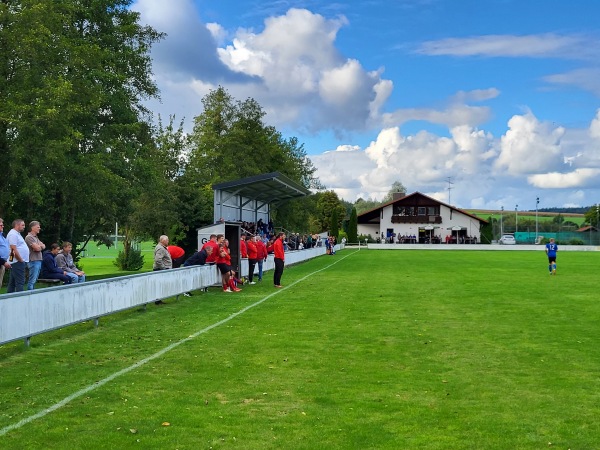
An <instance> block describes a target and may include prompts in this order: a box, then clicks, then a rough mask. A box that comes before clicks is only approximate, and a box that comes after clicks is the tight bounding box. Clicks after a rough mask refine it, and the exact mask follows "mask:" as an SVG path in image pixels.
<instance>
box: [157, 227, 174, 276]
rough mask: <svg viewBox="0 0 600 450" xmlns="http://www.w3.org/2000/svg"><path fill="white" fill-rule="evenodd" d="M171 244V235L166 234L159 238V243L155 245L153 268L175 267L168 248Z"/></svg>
mask: <svg viewBox="0 0 600 450" xmlns="http://www.w3.org/2000/svg"><path fill="white" fill-rule="evenodd" d="M168 245H169V237H168V236H165V235H164V234H163V235H162V236H161V237H160V238H158V244H156V247H154V265H153V267H152V270H166V269H172V268H173V261H172V260H171V255H170V254H169V251H168V250H167V246H168Z"/></svg>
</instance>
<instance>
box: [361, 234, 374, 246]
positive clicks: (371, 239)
mask: <svg viewBox="0 0 600 450" xmlns="http://www.w3.org/2000/svg"><path fill="white" fill-rule="evenodd" d="M365 239H366V240H367V242H368V243H370V244H374V243H375V239H373V236H371V235H370V234H369V235H365V234H361V235H360V236H358V240H359V241H360V242H365Z"/></svg>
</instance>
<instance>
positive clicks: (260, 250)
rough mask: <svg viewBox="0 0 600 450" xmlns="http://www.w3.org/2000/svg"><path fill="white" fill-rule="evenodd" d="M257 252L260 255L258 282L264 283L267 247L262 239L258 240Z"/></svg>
mask: <svg viewBox="0 0 600 450" xmlns="http://www.w3.org/2000/svg"><path fill="white" fill-rule="evenodd" d="M256 251H257V253H258V255H257V256H258V281H262V277H263V262H265V261H266V260H267V246H266V245H265V243H264V242H263V241H262V240H261V239H260V238H258V239H257V240H256Z"/></svg>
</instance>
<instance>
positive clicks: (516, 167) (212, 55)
mask: <svg viewBox="0 0 600 450" xmlns="http://www.w3.org/2000/svg"><path fill="white" fill-rule="evenodd" d="M134 9H136V10H137V11H139V12H140V13H141V20H142V22H144V23H148V24H150V25H152V26H153V27H154V28H156V29H157V30H159V31H164V32H166V33H167V37H166V38H165V39H164V40H163V41H162V42H160V43H159V44H157V45H156V46H155V47H154V48H153V51H152V56H153V60H154V73H155V77H156V81H157V83H158V86H159V88H160V89H161V96H162V100H161V102H157V101H151V102H150V103H149V104H148V106H149V107H150V109H151V110H153V111H154V112H155V114H160V115H161V116H162V117H168V116H169V115H171V114H175V115H176V116H177V118H178V119H182V118H185V119H186V128H187V129H191V124H192V120H193V117H194V116H196V115H198V114H200V113H201V112H202V104H201V99H202V97H203V96H204V95H205V94H206V93H207V92H209V90H211V89H215V88H216V87H217V86H219V85H221V86H224V87H225V88H226V89H227V90H228V91H229V92H230V93H231V95H233V96H234V97H235V98H237V99H245V98H247V97H252V98H255V99H256V100H257V101H258V102H259V103H260V104H261V106H263V108H264V109H265V111H266V112H267V116H266V121H267V122H268V123H269V124H272V125H274V126H276V127H277V129H279V130H280V131H282V132H283V134H284V135H285V136H296V137H298V139H299V140H300V142H303V143H304V145H305V149H306V151H307V153H308V154H309V156H310V158H311V160H312V161H313V163H314V164H315V166H316V167H317V168H318V173H317V174H318V176H319V178H320V179H321V181H322V182H323V183H324V184H325V185H326V186H327V188H329V189H333V190H335V191H336V192H338V194H339V195H340V197H342V198H344V199H345V200H348V201H354V200H356V199H357V198H358V197H363V198H368V197H370V198H376V199H380V198H381V197H382V196H383V195H385V193H386V192H387V191H388V190H389V188H390V187H391V185H392V183H393V182H394V181H401V182H402V183H403V184H404V185H405V186H406V187H407V189H408V191H409V192H414V191H420V192H422V193H425V194H427V195H431V196H433V197H436V198H438V199H439V200H442V201H446V202H447V201H448V189H447V188H448V183H447V180H448V178H450V179H451V180H452V182H453V184H452V191H451V203H452V204H453V205H456V206H458V207H462V208H494V209H500V207H502V206H503V207H504V208H505V209H509V210H511V209H514V208H515V205H517V204H518V205H519V209H520V210H521V209H522V210H528V209H529V210H531V209H535V199H536V197H539V198H540V207H555V206H556V207H560V206H589V205H592V204H595V203H597V202H599V201H600V26H599V25H598V23H597V22H598V17H600V2H595V1H589V0H586V1H583V0H545V1H544V0H520V1H517V0H479V1H475V0H460V1H455V0H395V1H380V0H370V1H369V0H364V1H351V2H350V1H341V2H326V1H318V0H314V1H295V2H291V1H285V0H280V1H268V0H267V1H243V2H242V1H234V0H220V1H219V2H216V1H210V2H209V1H204V0H170V1H169V2H163V1H162V0H137V1H136V2H135V3H134Z"/></svg>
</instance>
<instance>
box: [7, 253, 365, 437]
mask: <svg viewBox="0 0 600 450" xmlns="http://www.w3.org/2000/svg"><path fill="white" fill-rule="evenodd" d="M356 252H358V250H356V251H354V252H352V253H349V254H347V255H346V256H343V257H342V258H340V259H336V260H335V262H333V263H331V264H329V265H328V266H325V267H323V268H322V269H319V270H316V271H314V272H313V273H310V274H308V275H306V276H305V277H303V278H300V279H299V280H296V281H294V282H293V283H292V284H289V285H288V286H286V287H284V288H283V289H278V290H277V291H275V292H273V293H272V294H269V295H267V296H266V297H264V298H263V299H261V300H259V301H257V302H256V303H253V304H251V305H248V306H246V307H245V308H242V309H240V310H239V311H238V312H236V313H233V314H231V315H230V316H229V317H227V318H225V319H223V320H221V321H219V322H216V323H213V324H212V325H209V326H208V327H206V328H203V329H202V330H200V331H196V332H195V333H194V334H192V335H190V336H188V337H186V338H184V339H181V340H180V341H177V342H174V343H173V344H171V345H169V346H167V347H165V348H163V349H162V350H159V351H158V352H156V353H154V354H153V355H150V356H148V357H147V358H144V359H142V360H140V361H138V362H136V363H135V364H133V365H131V366H129V367H126V368H125V369H122V370H119V371H118V372H115V373H113V374H112V375H109V376H108V377H106V378H104V379H102V380H100V381H96V382H95V383H94V384H90V385H89V386H87V387H85V388H83V389H80V390H79V391H77V392H75V393H73V394H71V395H69V396H68V397H65V398H64V399H62V400H61V401H60V402H58V403H55V404H54V405H52V406H50V407H49V408H46V409H44V410H42V411H40V412H38V413H36V414H34V415H32V416H29V417H26V418H25V419H23V420H21V421H19V422H17V423H15V424H12V425H8V426H6V427H4V428H2V429H0V436H4V435H5V434H6V433H8V432H9V431H12V430H16V429H18V428H21V427H22V426H23V425H27V424H28V423H31V422H33V421H34V420H37V419H40V418H42V417H44V416H46V415H47V414H50V413H51V412H53V411H56V410H57V409H59V408H62V407H63V406H65V405H66V404H68V403H70V402H71V401H73V400H75V399H76V398H78V397H81V396H82V395H84V394H87V393H88V392H90V391H93V390H94V389H96V388H99V387H101V386H104V385H105V384H106V383H109V382H111V381H112V380H114V379H115V378H118V377H120V376H121V375H125V374H126V373H129V372H131V371H132V370H135V369H137V368H138V367H141V366H143V365H144V364H146V363H148V362H150V361H152V360H154V359H156V358H159V357H161V356H162V355H164V354H165V353H167V352H169V351H171V350H173V349H174V348H175V347H179V346H180V345H181V344H184V343H186V342H188V341H191V340H192V339H194V338H197V337H198V336H200V335H201V334H204V333H206V332H208V331H210V330H212V329H213V328H217V327H218V326H220V325H223V324H224V323H227V322H229V321H230V320H232V319H235V318H236V317H237V316H239V315H241V314H243V313H245V312H246V311H248V310H249V309H252V308H254V307H255V306H258V305H260V304H261V303H263V302H265V301H267V300H268V299H270V298H271V297H273V296H275V295H277V294H279V293H280V292H283V291H285V290H286V289H288V288H291V287H292V286H294V285H296V284H298V283H300V282H301V281H304V280H306V279H307V278H309V277H312V276H313V275H315V274H317V273H319V272H323V271H324V270H327V269H329V268H330V267H332V266H334V265H336V264H337V263H339V262H340V261H342V260H344V259H346V258H347V257H349V256H352V255H353V254H355V253H356ZM324 256H326V255H324Z"/></svg>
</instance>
